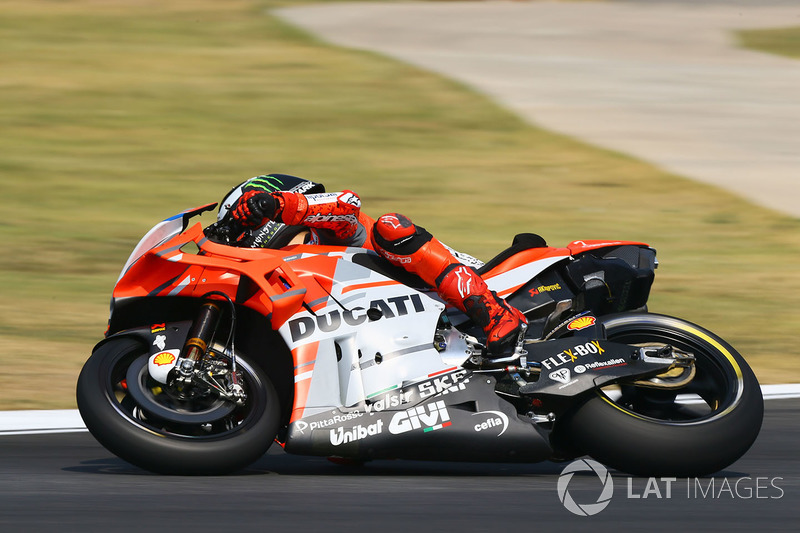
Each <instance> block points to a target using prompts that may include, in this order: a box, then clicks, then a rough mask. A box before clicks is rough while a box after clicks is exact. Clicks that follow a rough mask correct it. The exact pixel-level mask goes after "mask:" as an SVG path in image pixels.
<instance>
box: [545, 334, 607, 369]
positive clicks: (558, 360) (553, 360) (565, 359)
mask: <svg viewBox="0 0 800 533" xmlns="http://www.w3.org/2000/svg"><path fill="white" fill-rule="evenodd" d="M605 351H606V350H605V349H604V348H602V347H601V346H600V342H599V341H589V342H587V343H585V344H579V345H577V346H573V347H572V348H570V349H568V350H564V351H563V352H561V353H560V354H558V355H554V356H553V357H548V358H547V359H545V360H543V361H542V365H544V367H545V368H546V369H547V370H553V369H554V368H558V367H559V366H561V365H563V364H564V363H574V362H575V361H576V360H577V359H578V357H582V356H584V355H589V354H594V355H602V354H603V352H605Z"/></svg>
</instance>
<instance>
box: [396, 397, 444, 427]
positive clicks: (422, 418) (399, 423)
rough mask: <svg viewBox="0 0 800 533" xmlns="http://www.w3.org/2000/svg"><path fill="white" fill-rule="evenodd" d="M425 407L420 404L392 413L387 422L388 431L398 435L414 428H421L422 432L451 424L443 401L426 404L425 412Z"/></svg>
mask: <svg viewBox="0 0 800 533" xmlns="http://www.w3.org/2000/svg"><path fill="white" fill-rule="evenodd" d="M425 407H426V406H422V405H420V406H418V407H414V408H411V409H407V410H406V411H403V412H401V413H397V414H396V415H394V416H393V417H392V421H391V422H390V423H389V433H391V434H392V435H400V434H401V433H406V432H408V431H412V430H414V429H422V430H423V432H424V433H428V432H430V431H436V430H437V429H442V428H446V427H447V426H449V425H451V424H452V422H450V413H448V412H447V407H445V405H444V402H443V401H441V400H440V401H438V402H433V403H430V404H428V405H427V412H426V409H425ZM423 426H424V428H423Z"/></svg>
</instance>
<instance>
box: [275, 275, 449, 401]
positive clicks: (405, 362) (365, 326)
mask: <svg viewBox="0 0 800 533" xmlns="http://www.w3.org/2000/svg"><path fill="white" fill-rule="evenodd" d="M365 285H366V287H364V286H365ZM362 287H363V288H362ZM331 295H332V296H333V298H328V300H327V305H326V306H325V307H323V308H321V309H318V310H315V312H314V314H312V313H310V312H309V311H303V312H300V313H297V314H296V315H294V316H293V317H292V318H291V319H290V320H289V321H287V322H286V323H285V324H284V325H283V326H282V327H281V328H280V329H279V333H280V334H281V335H282V337H283V338H284V339H285V340H286V342H287V344H288V346H289V348H290V349H291V350H295V349H297V348H300V347H303V346H306V345H310V346H306V348H305V349H306V350H308V351H311V350H313V345H314V344H315V343H318V344H317V345H316V346H317V347H316V350H315V351H316V359H315V360H314V361H313V363H312V362H310V361H309V362H306V363H305V366H304V368H303V369H299V368H298V369H295V382H296V383H297V382H299V381H302V380H306V379H309V380H311V383H310V386H309V393H308V398H307V401H306V408H307V409H313V408H314V407H325V408H327V407H331V406H341V405H345V406H352V405H355V404H357V403H359V402H361V401H363V400H364V399H366V398H369V397H370V396H373V395H375V394H377V393H379V392H381V391H384V390H387V389H392V388H395V387H399V386H401V385H402V384H403V382H406V381H411V380H415V379H422V378H424V377H427V376H428V374H431V373H435V372H439V371H442V370H446V369H448V368H452V366H453V365H452V364H450V365H448V364H446V363H445V361H444V360H443V359H442V357H441V355H440V354H439V352H438V351H437V350H436V349H435V348H434V344H433V337H434V333H435V331H436V325H437V323H438V320H439V316H440V315H441V313H442V311H443V310H444V307H445V306H444V304H443V303H441V302H440V301H438V300H434V299H432V298H431V297H429V296H428V295H426V294H425V293H422V292H419V291H416V290H414V289H412V288H410V287H406V286H404V285H401V284H400V283H396V282H392V280H390V279H389V278H387V277H385V276H383V275H381V274H379V273H377V272H374V271H372V270H369V269H367V268H364V267H361V266H359V265H355V264H353V263H350V262H349V261H347V260H343V261H339V263H338V265H337V270H336V275H335V279H334V283H333V288H332V290H331ZM368 309H373V310H374V311H370V313H371V314H372V315H374V316H375V317H377V316H380V318H377V319H371V318H370V317H368V316H367V310H368ZM462 353H463V352H462ZM462 360H463V358H462ZM306 368H307V369H308V370H306Z"/></svg>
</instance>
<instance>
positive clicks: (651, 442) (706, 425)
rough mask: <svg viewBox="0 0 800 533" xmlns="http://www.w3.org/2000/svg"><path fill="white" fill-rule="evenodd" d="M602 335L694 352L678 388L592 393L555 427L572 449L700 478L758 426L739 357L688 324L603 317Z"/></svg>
mask: <svg viewBox="0 0 800 533" xmlns="http://www.w3.org/2000/svg"><path fill="white" fill-rule="evenodd" d="M603 323H604V325H605V327H606V332H607V335H608V338H609V340H613V341H615V342H622V343H626V344H646V345H656V346H658V345H670V346H673V347H674V348H677V349H679V350H682V351H684V352H688V353H691V354H693V355H694V357H695V370H696V373H695V376H694V378H693V379H692V380H691V381H690V382H689V383H688V384H686V385H685V386H683V387H681V388H678V389H652V388H646V387H642V386H639V385H634V384H624V383H623V384H620V385H619V386H616V387H607V388H604V389H602V390H599V391H597V392H596V395H595V396H593V397H590V398H589V399H588V400H587V401H585V402H584V403H583V404H582V405H580V406H579V407H578V408H577V409H575V410H574V411H572V412H571V413H569V414H567V415H566V416H565V417H564V418H563V419H562V420H561V421H560V423H559V424H558V426H559V427H558V428H557V431H558V437H559V438H560V439H566V440H568V441H569V442H570V445H571V446H573V447H575V448H576V449H577V450H578V451H579V452H581V453H585V454H588V455H590V456H592V457H594V458H595V459H597V460H599V461H601V462H603V463H605V464H607V465H609V466H612V467H614V468H617V469H619V470H622V471H625V472H628V473H631V474H636V475H643V476H664V475H673V476H699V475H705V474H710V473H712V472H716V471H719V470H721V469H723V468H725V467H727V466H729V465H730V464H732V463H733V462H734V461H736V460H737V459H739V458H740V457H741V456H742V455H743V454H744V453H745V452H746V451H747V450H748V449H749V448H750V446H751V445H752V444H753V442H754V441H755V439H756V437H757V435H758V432H759V430H760V428H761V421H762V418H763V413H764V404H763V399H762V396H761V389H760V387H759V385H758V382H757V381H756V378H755V376H754V374H753V372H752V370H750V367H749V366H748V365H747V363H746V362H745V361H744V359H743V358H742V356H741V355H739V353H737V352H736V350H734V349H733V348H732V347H731V346H730V345H728V344H727V343H726V342H725V341H723V340H722V339H721V338H719V337H717V336H716V335H714V334H713V333H711V332H710V331H707V330H705V329H703V328H701V327H699V326H696V325H694V324H692V323H690V322H687V321H684V320H680V319H677V318H673V317H668V316H663V315H654V314H646V313H642V314H625V315H616V316H611V317H606V318H604V319H603Z"/></svg>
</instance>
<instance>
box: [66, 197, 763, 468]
mask: <svg viewBox="0 0 800 533" xmlns="http://www.w3.org/2000/svg"><path fill="white" fill-rule="evenodd" d="M215 206H216V204H209V205H205V206H202V207H198V208H195V209H189V210H187V211H184V212H182V213H179V214H178V215H175V216H173V217H170V218H168V219H166V220H164V221H162V222H160V223H159V224H157V225H156V226H155V227H153V228H152V229H151V230H150V231H149V232H148V233H147V234H146V235H145V237H143V238H142V240H141V241H140V242H139V244H138V245H137V246H136V248H135V249H134V251H133V253H132V254H131V256H130V258H129V259H128V261H127V263H126V264H125V266H124V268H123V270H122V274H121V275H120V277H119V279H118V281H117V283H116V285H115V287H114V291H113V297H112V301H111V314H110V318H109V322H108V329H107V331H106V335H105V338H104V339H103V340H102V341H101V342H99V343H98V344H97V346H96V347H95V348H94V351H93V353H92V355H91V356H90V358H89V359H88V361H87V362H86V364H85V365H84V367H83V370H82V371H81V374H80V377H79V380H78V384H77V402H78V407H79V409H80V413H81V415H82V417H83V420H84V421H85V423H86V426H87V427H88V429H89V430H90V432H91V433H92V435H94V437H95V438H96V439H97V440H98V441H99V442H100V443H101V444H102V445H103V446H105V447H106V448H107V449H108V450H110V451H111V452H113V453H114V454H116V455H117V456H119V457H120V458H122V459H124V460H126V461H128V462H130V463H132V464H134V465H137V466H139V467H141V468H143V469H147V470H150V471H153V472H158V473H164V474H195V475H206V474H208V475H212V474H225V473H230V472H234V471H236V470H238V469H241V468H243V467H245V466H247V465H248V464H250V463H252V462H254V461H256V460H257V459H258V458H259V457H261V456H262V455H263V454H264V453H265V452H266V451H267V449H268V448H269V447H270V446H271V444H272V443H273V442H277V443H278V444H279V445H280V446H282V447H283V448H284V450H285V451H286V452H287V453H292V454H303V455H314V456H323V457H329V458H340V459H341V460H344V461H349V462H353V463H360V462H364V461H368V460H373V459H417V460H420V459H422V460H447V461H485V462H537V461H545V460H552V461H561V460H569V459H571V458H575V457H578V456H582V455H589V456H591V457H593V458H595V459H597V460H598V461H601V462H603V463H605V464H607V465H609V466H611V467H614V468H616V469H618V470H621V471H624V472H628V473H631V474H634V475H644V476H662V475H671V476H699V475H703V474H708V473H712V472H716V471H718V470H721V469H723V468H725V467H727V466H728V465H730V464H732V463H733V462H734V461H736V460H737V459H738V458H739V457H741V456H742V455H743V454H744V453H745V452H746V451H747V450H748V449H749V447H750V446H751V444H752V443H753V442H754V440H755V438H756V436H757V435H758V432H759V429H760V426H761V421H762V417H763V400H762V396H761V391H760V388H759V385H758V383H757V381H756V378H755V376H754V375H753V372H752V371H751V369H750V368H749V367H748V365H747V363H746V362H745V360H744V359H743V358H742V356H741V355H740V354H739V353H737V352H736V350H734V349H733V348H732V347H731V346H730V345H729V344H728V343H726V342H725V341H724V340H722V339H721V338H719V337H718V336H717V335H715V334H713V333H711V332H710V331H708V330H706V329H704V328H702V327H700V326H697V325H695V324H692V323H690V322H687V321H685V320H682V319H679V318H674V317H670V316H665V315H658V314H652V313H649V312H647V307H646V305H647V299H648V296H649V293H650V289H651V285H652V283H653V280H654V272H655V269H656V267H657V261H656V254H655V250H654V249H653V248H651V247H650V246H648V245H647V244H645V243H640V242H626V241H613V240H609V241H594V240H586V241H574V242H571V243H570V244H568V245H567V246H566V247H563V248H554V247H548V246H547V245H546V243H545V242H544V240H543V239H542V238H541V237H539V236H537V235H534V234H520V235H517V237H516V238H515V239H514V242H513V244H512V245H511V246H510V247H509V248H508V249H506V250H505V251H503V252H502V253H500V254H499V255H498V256H497V257H495V258H494V259H493V260H491V261H490V262H489V263H487V264H485V265H483V266H482V267H480V268H479V269H478V273H479V274H480V275H481V276H482V277H483V278H484V279H485V281H486V283H487V284H488V286H489V287H490V288H491V289H492V290H494V291H497V293H498V294H499V295H500V296H502V297H505V298H506V299H507V301H508V302H509V303H510V304H511V305H514V306H515V307H517V308H518V309H520V310H521V311H522V312H523V313H524V314H525V316H526V317H527V319H528V324H529V325H528V329H527V331H526V333H525V335H524V338H522V339H521V340H520V342H519V343H518V345H517V347H516V349H515V350H514V352H513V353H509V354H508V355H507V356H505V357H501V358H500V359H496V358H495V359H492V358H489V357H487V353H486V349H485V346H484V344H483V342H485V338H484V337H483V332H482V330H481V329H480V328H477V327H476V326H475V325H474V324H472V323H470V321H469V319H468V318H467V317H466V315H464V314H462V313H461V312H460V311H458V310H457V309H455V308H452V307H450V306H447V305H446V303H445V302H444V301H443V300H441V299H440V298H439V297H438V296H437V294H436V292H435V291H434V290H432V289H431V288H430V287H428V286H426V285H425V284H424V283H423V282H422V281H421V280H420V279H418V278H416V277H415V276H413V275H411V274H409V273H407V272H406V271H404V270H400V269H398V268H396V267H394V266H393V265H391V264H390V263H389V262H388V261H386V260H384V259H383V258H381V257H380V256H379V255H377V254H376V253H374V252H372V251H370V250H366V249H361V248H346V247H335V246H320V245H309V244H289V243H290V239H291V238H292V237H293V235H292V231H294V233H296V232H297V231H299V229H296V228H292V227H283V228H281V229H282V231H284V232H285V234H284V235H282V236H281V235H272V237H276V236H277V237H281V238H277V239H275V238H271V240H270V241H269V242H270V247H268V248H252V247H244V246H240V245H239V244H241V238H242V235H244V233H241V234H240V232H241V231H242V229H241V228H237V227H236V226H235V223H234V222H233V221H232V220H231V218H230V216H229V215H226V216H224V217H222V218H221V219H220V220H218V221H217V222H215V223H213V224H211V225H209V226H208V227H206V228H205V229H204V228H203V226H202V225H201V224H200V223H195V224H193V225H192V224H190V220H191V219H192V218H193V217H195V216H197V215H199V214H200V213H202V212H204V211H208V210H212V209H214V207H215ZM245 233H246V232H245ZM273 233H275V232H274V231H273Z"/></svg>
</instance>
